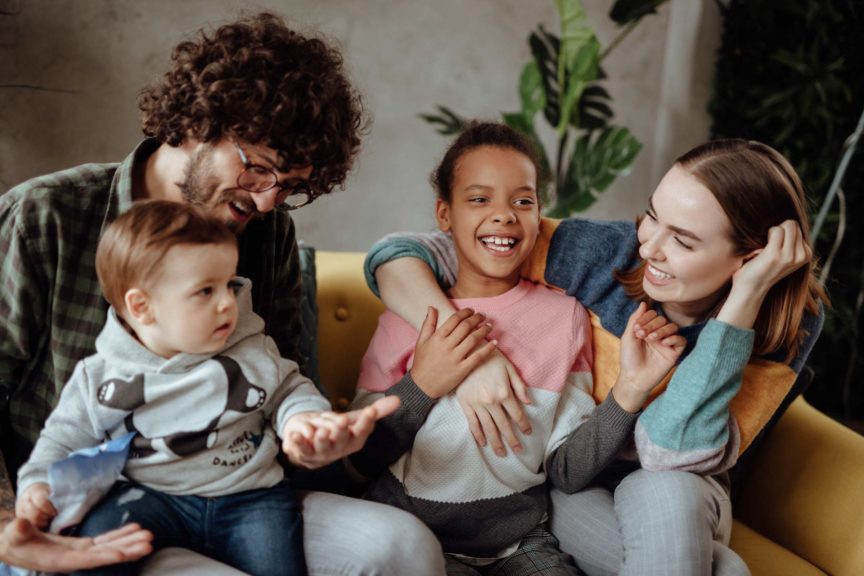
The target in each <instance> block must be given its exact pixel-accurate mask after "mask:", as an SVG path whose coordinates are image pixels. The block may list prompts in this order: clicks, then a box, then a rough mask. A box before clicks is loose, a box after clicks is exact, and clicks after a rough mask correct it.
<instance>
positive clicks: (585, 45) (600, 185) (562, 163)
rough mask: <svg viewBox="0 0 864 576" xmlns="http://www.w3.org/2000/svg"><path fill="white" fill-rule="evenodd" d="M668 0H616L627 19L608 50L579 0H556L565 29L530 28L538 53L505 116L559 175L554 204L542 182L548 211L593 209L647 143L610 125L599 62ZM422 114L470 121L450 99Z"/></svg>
mask: <svg viewBox="0 0 864 576" xmlns="http://www.w3.org/2000/svg"><path fill="white" fill-rule="evenodd" d="M666 1H668V0H617V1H616V2H615V4H614V6H613V8H612V14H613V19H615V21H616V22H618V23H620V24H623V25H626V26H625V28H624V29H622V30H621V31H620V32H619V34H618V37H617V38H616V39H615V40H613V41H612V43H611V44H610V45H609V46H608V47H607V49H606V50H605V51H601V49H600V43H599V42H598V40H597V37H596V36H595V34H594V31H593V29H592V28H591V25H590V24H589V22H588V20H587V17H586V15H585V10H584V9H583V8H582V3H581V2H580V1H579V0H554V2H555V7H556V9H557V10H558V15H559V21H560V36H556V35H555V34H553V33H551V32H549V31H547V30H546V29H545V28H543V26H542V25H540V26H538V27H537V29H536V30H535V31H533V32H531V34H530V35H529V37H528V45H529V46H530V48H531V56H532V61H531V62H528V63H527V64H526V65H525V66H524V67H523V68H522V72H521V74H520V76H519V102H520V110H519V111H518V112H506V113H502V115H501V116H502V119H503V120H504V122H505V123H506V124H507V125H508V126H510V127H511V128H514V129H515V130H518V131H519V132H521V133H522V134H525V135H526V136H527V137H528V138H530V139H531V141H532V142H533V143H534V145H535V147H536V148H537V151H538V152H539V154H540V156H541V158H540V160H541V163H542V170H543V172H544V174H543V176H544V177H548V178H549V180H551V181H552V182H553V183H554V190H555V194H554V196H555V205H551V204H550V203H549V202H548V201H547V190H546V189H545V187H541V189H540V190H539V193H540V198H541V201H542V202H543V204H544V205H546V206H549V208H547V213H549V214H551V215H555V216H567V215H569V214H571V213H573V212H578V211H582V210H585V209H587V208H588V207H589V206H590V205H591V204H592V203H593V202H594V201H595V200H596V199H597V195H598V194H600V193H602V192H603V191H604V190H606V189H607V188H608V187H609V185H610V184H611V183H612V181H613V180H615V178H616V177H617V176H619V175H622V174H624V173H626V172H627V171H628V170H629V168H630V165H631V164H632V163H633V160H634V159H635V157H636V154H638V152H639V150H640V149H641V147H642V146H641V144H639V142H638V141H637V140H636V139H635V138H634V136H633V135H632V134H631V133H630V132H629V131H628V130H627V129H625V128H620V127H613V126H609V122H610V120H611V119H612V117H613V113H612V107H611V105H610V104H611V102H612V98H611V96H610V95H609V92H607V91H606V89H605V88H604V87H603V85H602V81H603V80H605V79H606V74H605V73H604V71H603V68H602V67H601V62H602V60H603V58H604V57H605V56H606V55H607V54H608V53H609V52H610V51H611V50H612V48H614V47H616V46H617V45H618V44H619V43H620V42H621V40H622V39H623V38H624V37H626V35H627V34H629V32H630V31H632V29H633V27H634V26H635V25H636V24H637V23H638V21H639V20H640V19H641V18H642V17H644V16H645V15H647V14H651V13H654V12H656V8H657V7H658V6H659V5H660V4H663V3H664V2H666ZM540 111H542V112H543V114H542V117H543V118H544V119H545V120H546V122H547V123H548V124H549V125H550V126H551V127H552V128H553V129H554V131H555V134H556V136H557V149H556V150H555V153H554V154H552V153H550V151H548V150H547V148H546V146H545V145H544V142H543V140H541V139H540V137H539V136H538V132H537V129H536V126H535V120H536V118H537V116H538V114H539V113H540ZM420 116H421V117H422V118H423V119H424V120H426V121H427V122H429V123H430V124H432V125H433V126H435V129H436V130H437V131H438V133H439V134H443V135H445V136H449V135H452V134H456V133H458V132H460V131H461V130H462V129H463V128H464V126H465V125H466V123H467V122H466V120H465V119H464V118H462V117H461V116H459V115H458V114H456V113H455V112H453V111H452V110H450V109H449V108H445V107H444V106H438V112H437V113H435V114H421V115H420ZM541 133H542V132H541ZM544 136H545V135H544ZM545 179H546V178H544V180H545Z"/></svg>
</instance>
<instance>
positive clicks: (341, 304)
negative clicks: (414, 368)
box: [316, 252, 864, 576]
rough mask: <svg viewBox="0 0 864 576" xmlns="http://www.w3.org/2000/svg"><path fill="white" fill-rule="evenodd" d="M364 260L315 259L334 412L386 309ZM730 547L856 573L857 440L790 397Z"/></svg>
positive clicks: (324, 255)
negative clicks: (370, 287) (374, 291)
mask: <svg viewBox="0 0 864 576" xmlns="http://www.w3.org/2000/svg"><path fill="white" fill-rule="evenodd" d="M363 257H364V254H363V253H359V252H318V253H317V255H316V268H317V273H316V279H317V284H318V288H317V301H318V341H319V348H320V353H319V355H320V358H321V363H320V374H321V383H322V385H323V386H324V387H325V388H326V389H327V390H328V392H329V394H330V396H331V399H332V400H333V403H334V405H335V406H336V407H337V408H344V407H345V406H347V405H348V403H349V402H350V400H351V398H352V397H353V394H354V385H355V384H356V381H357V371H358V369H359V366H360V359H361V358H362V356H363V353H364V352H365V351H366V345H367V343H368V342H369V339H370V338H371V336H372V333H373V331H374V330H375V326H376V320H377V318H378V316H379V315H380V314H381V312H382V311H383V309H384V307H383V305H382V304H381V302H379V301H378V299H376V298H375V297H374V296H373V295H372V293H371V292H370V291H369V290H368V288H367V287H366V283H365V281H364V279H363ZM328 351H331V352H332V353H328ZM336 358H338V361H336V360H335V359H336ZM732 548H733V549H734V550H735V551H736V552H738V553H739V554H740V555H741V557H742V558H744V560H745V561H746V562H747V564H748V566H750V569H751V571H752V573H753V576H774V575H776V576H809V575H811V574H813V575H816V574H833V575H836V576H847V575H848V576H862V575H864V437H862V436H860V435H858V434H856V433H855V432H853V431H851V430H849V429H848V428H845V427H843V426H842V425H840V424H838V423H837V422H835V421H833V420H831V419H830V418H828V417H827V416H825V415H823V414H821V413H820V412H818V411H817V410H816V409H815V408H813V407H812V406H810V405H809V404H807V402H806V401H805V400H804V399H803V398H798V399H797V400H795V402H793V403H792V405H791V407H790V408H789V410H788V411H787V412H786V414H785V415H784V416H783V418H781V419H780V421H779V423H778V425H777V426H776V428H774V430H773V431H771V433H770V434H769V435H768V437H767V438H766V440H765V442H763V443H762V445H761V446H759V448H758V453H757V454H756V462H755V465H754V466H753V469H752V471H751V473H750V475H748V476H747V478H746V481H745V484H744V487H743V489H742V491H741V493H740V494H738V495H737V498H736V505H735V525H734V528H733V532H732Z"/></svg>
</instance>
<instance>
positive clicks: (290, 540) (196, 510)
mask: <svg viewBox="0 0 864 576" xmlns="http://www.w3.org/2000/svg"><path fill="white" fill-rule="evenodd" d="M129 522H137V523H138V524H140V525H141V526H142V527H144V528H146V529H148V530H150V531H151V532H153V549H154V550H158V549H161V548H166V547H169V546H174V547H180V548H188V549H190V550H194V551H196V552H199V553H201V554H203V555H205V556H209V557H210V558H214V559H216V560H219V561H221V562H224V563H225V564H229V565H231V566H234V567H235V568H237V569H239V570H242V571H243V572H246V573H247V574H253V575H262V576H264V575H270V574H284V575H286V576H288V575H290V576H295V575H296V576H300V575H305V574H306V562H305V559H304V556H303V523H302V517H301V514H300V504H299V500H298V498H297V496H296V495H295V493H294V491H293V490H292V489H291V488H289V487H288V485H287V483H286V482H281V483H279V484H277V485H276V486H273V487H272V488H264V489H260V490H250V491H248V492H241V493H239V494H231V495H228V496H219V497H214V498H205V497H202V496H172V495H168V494H164V493H162V492H159V491H157V490H153V489H151V488H147V487H146V486H142V485H140V484H135V483H131V482H118V483H117V484H116V485H115V486H114V487H113V488H112V489H111V491H110V492H109V493H108V495H107V496H106V497H105V498H104V499H103V500H102V501H100V502H99V504H97V505H96V507H95V508H93V510H91V511H90V513H89V514H88V515H87V517H86V518H85V519H84V522H82V524H81V527H80V530H79V532H78V535H80V536H98V535H99V534H101V533H103V532H107V531H108V530H113V529H114V528H119V527H120V526H122V525H123V524H128V523H129ZM141 563H142V561H138V562H132V563H126V564H114V565H112V566H105V567H103V568H101V569H98V568H97V569H94V570H88V571H84V572H80V573H79V574H87V575H97V574H98V575H102V574H105V575H109V574H110V575H115V576H125V575H127V574H128V575H134V574H138V572H139V571H140V569H141Z"/></svg>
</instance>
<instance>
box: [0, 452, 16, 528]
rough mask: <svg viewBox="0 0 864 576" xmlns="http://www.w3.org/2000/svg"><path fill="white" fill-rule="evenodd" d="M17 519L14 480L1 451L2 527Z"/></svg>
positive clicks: (0, 510) (0, 515) (0, 516)
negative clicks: (10, 476) (13, 488)
mask: <svg viewBox="0 0 864 576" xmlns="http://www.w3.org/2000/svg"><path fill="white" fill-rule="evenodd" d="M13 518H15V491H14V490H12V479H11V478H9V472H8V471H7V470H6V459H5V458H4V457H3V452H2V451H0V527H3V526H5V525H6V524H8V523H9V522H10V521H11V520H12V519H13Z"/></svg>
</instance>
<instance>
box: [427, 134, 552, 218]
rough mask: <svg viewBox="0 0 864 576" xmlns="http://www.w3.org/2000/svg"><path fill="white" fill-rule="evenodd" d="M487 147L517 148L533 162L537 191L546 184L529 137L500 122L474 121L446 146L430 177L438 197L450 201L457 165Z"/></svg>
mask: <svg viewBox="0 0 864 576" xmlns="http://www.w3.org/2000/svg"><path fill="white" fill-rule="evenodd" d="M484 146H489V147H492V148H505V149H510V150H515V151H516V152H519V153H520V154H522V155H524V156H526V157H527V158H528V159H529V160H530V161H531V163H532V164H534V171H535V174H536V175H537V191H538V194H539V191H540V190H542V188H543V186H545V185H546V174H545V172H544V170H543V165H542V164H541V163H540V156H539V154H538V153H537V148H536V147H535V146H534V144H533V143H532V142H531V140H530V139H528V137H527V136H525V135H524V134H522V133H521V132H517V131H516V130H514V129H513V128H510V127H509V126H507V125H506V124H502V123H500V122H485V121H478V120H472V121H471V122H469V123H468V124H467V125H466V126H465V127H464V128H463V130H462V132H461V133H460V134H459V136H457V137H456V139H455V140H453V142H452V143H451V144H450V146H449V147H448V148H447V152H445V153H444V158H443V159H442V160H441V163H440V164H439V165H438V167H437V168H435V170H433V171H432V174H431V175H430V176H429V182H430V183H431V184H432V188H434V189H435V193H436V194H437V195H438V198H440V199H441V200H444V201H445V202H450V199H451V196H452V193H453V181H454V179H455V178H456V165H457V164H458V162H459V159H460V158H462V156H464V155H465V154H467V153H468V152H471V151H472V150H475V149H477V148H482V147H484Z"/></svg>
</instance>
